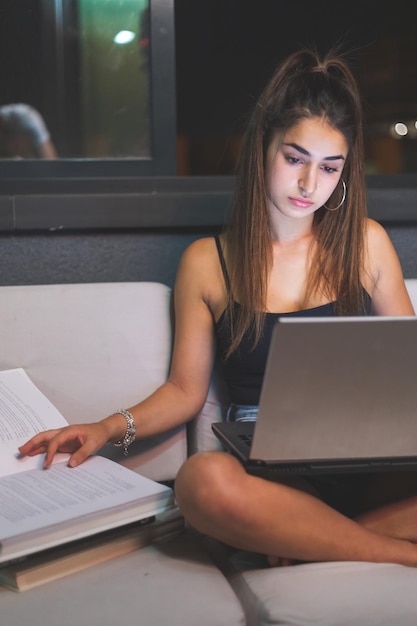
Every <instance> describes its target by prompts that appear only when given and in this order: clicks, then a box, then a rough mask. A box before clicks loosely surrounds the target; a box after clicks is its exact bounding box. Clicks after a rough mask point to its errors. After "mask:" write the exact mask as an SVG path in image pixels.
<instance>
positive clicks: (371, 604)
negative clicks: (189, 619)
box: [204, 537, 417, 626]
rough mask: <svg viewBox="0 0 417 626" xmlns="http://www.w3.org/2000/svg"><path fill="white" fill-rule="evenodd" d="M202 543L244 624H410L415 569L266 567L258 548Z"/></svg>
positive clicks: (415, 603)
mask: <svg viewBox="0 0 417 626" xmlns="http://www.w3.org/2000/svg"><path fill="white" fill-rule="evenodd" d="M204 544H205V547H206V549H207V551H208V553H209V554H210V556H211V557H212V558H213V560H214V562H215V563H216V564H217V565H218V567H219V568H220V569H221V570H222V571H223V573H224V575H225V576H226V577H227V578H228V580H229V582H230V584H231V585H232V587H233V588H234V590H235V592H236V595H237V596H238V598H239V599H240V601H241V602H242V606H243V607H244V610H245V614H246V619H247V624H248V626H274V625H276V626H278V625H279V626H304V625H305V626H311V625H312V624H317V626H348V625H349V626H350V625H351V624H352V625H355V626H393V625H394V624H395V626H414V625H415V624H416V616H417V595H416V593H415V585H416V582H417V570H416V569H414V568H411V567H404V566H401V565H392V564H389V563H388V564H386V563H367V562H353V561H349V562H347V561H341V562H326V563H305V564H301V565H293V566H290V567H269V566H268V564H267V560H266V557H265V556H264V555H261V554H255V553H250V552H244V551H238V550H234V549H233V548H230V547H228V546H225V545H224V544H222V543H220V542H218V541H215V540H214V539H210V538H208V537H206V538H205V540H204Z"/></svg>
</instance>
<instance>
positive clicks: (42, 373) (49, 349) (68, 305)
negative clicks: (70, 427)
mask: <svg viewBox="0 0 417 626" xmlns="http://www.w3.org/2000/svg"><path fill="white" fill-rule="evenodd" d="M406 285H407V289H408V291H409V293H410V297H411V299H412V301H413V304H414V307H415V308H416V310H417V279H407V280H406ZM170 300H171V290H170V288H169V287H167V286H165V285H162V284H160V283H149V282H139V283H134V282H133V283H94V284H93V283H90V284H72V285H71V284H70V285H36V286H16V287H5V286H2V287H0V328H1V329H2V333H1V335H2V339H1V350H0V369H1V370H3V369H11V368H14V367H23V368H24V369H25V370H26V372H27V373H28V375H29V376H30V377H31V379H32V380H33V381H34V382H35V384H37V385H38V387H39V388H40V389H41V391H43V392H44V393H45V395H46V396H47V397H48V398H49V399H50V400H51V401H52V402H53V403H54V404H55V405H56V406H57V407H58V409H59V410H60V411H61V413H62V414H63V415H64V417H65V418H66V419H67V420H68V422H70V423H76V422H79V421H89V422H92V421H96V420H97V419H100V418H101V417H103V416H105V415H108V414H109V413H111V412H113V411H114V410H116V409H118V408H121V407H128V406H130V405H133V404H135V403H136V402H138V401H140V400H141V399H143V398H145V397H146V396H147V395H148V394H149V393H151V392H152V391H153V390H154V389H155V388H156V387H157V386H159V385H160V384H161V383H163V382H164V381H165V380H166V376H167V373H168V367H169V361H170V355H171V343H172V337H171V316H170ZM227 405H228V399H227V392H226V390H225V386H224V383H223V381H222V378H221V375H219V368H218V367H216V368H215V371H214V373H213V378H212V381H211V385H210V389H209V393H208V397H207V401H206V403H205V405H204V407H203V408H202V410H201V411H200V413H199V414H198V415H197V416H196V417H195V418H194V419H193V420H192V421H191V422H190V423H189V424H188V425H187V427H180V428H177V429H175V430H174V431H172V432H169V433H167V434H166V435H162V436H158V437H154V438H151V439H148V440H145V441H139V442H136V443H134V444H133V445H132V446H131V448H130V452H129V455H128V457H124V456H123V455H122V452H121V450H120V448H115V447H114V446H105V448H103V450H102V451H101V452H102V453H103V454H105V455H106V456H109V457H110V458H113V459H116V460H119V461H121V462H122V463H123V464H125V465H127V466H128V467H130V468H132V469H134V470H137V471H139V472H140V473H143V474H144V475H146V476H149V477H150V478H153V479H154V480H170V479H173V478H174V477H175V475H176V473H177V471H178V469H179V467H180V466H181V464H182V463H183V461H184V460H185V458H186V456H187V454H193V453H195V452H198V451H203V450H216V449H220V444H219V442H218V440H217V439H216V437H215V436H214V435H213V433H212V430H211V424H212V422H215V421H220V420H222V419H224V417H225V413H226V410H227Z"/></svg>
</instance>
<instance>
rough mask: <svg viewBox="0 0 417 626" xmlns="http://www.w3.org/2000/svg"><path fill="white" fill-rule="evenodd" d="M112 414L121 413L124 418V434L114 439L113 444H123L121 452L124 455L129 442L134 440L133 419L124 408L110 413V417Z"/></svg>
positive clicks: (126, 452) (134, 428)
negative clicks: (125, 423) (121, 437)
mask: <svg viewBox="0 0 417 626" xmlns="http://www.w3.org/2000/svg"><path fill="white" fill-rule="evenodd" d="M113 415H123V417H124V418H125V419H126V422H127V428H126V432H125V436H124V437H123V439H119V441H115V442H114V445H115V446H117V447H120V446H123V452H124V454H125V456H127V454H128V452H129V450H128V448H129V446H130V444H131V443H133V442H134V441H135V436H136V426H135V420H134V419H133V415H132V414H131V413H129V411H126V409H118V410H117V411H115V412H114V413H112V414H111V415H110V417H112V416H113Z"/></svg>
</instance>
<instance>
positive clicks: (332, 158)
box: [283, 143, 345, 161]
mask: <svg viewBox="0 0 417 626" xmlns="http://www.w3.org/2000/svg"><path fill="white" fill-rule="evenodd" d="M283 145H284V146H289V147H290V148H294V150H297V152H301V154H304V155H305V156H309V157H311V154H310V152H309V151H308V150H306V149H305V148H302V147H301V146H299V145H298V143H284V144H283ZM339 159H342V160H343V161H344V160H345V157H344V156H343V154H335V155H334V156H328V157H324V159H323V161H338V160H339Z"/></svg>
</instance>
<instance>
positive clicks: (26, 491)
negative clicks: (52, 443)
mask: <svg viewBox="0 0 417 626" xmlns="http://www.w3.org/2000/svg"><path fill="white" fill-rule="evenodd" d="M171 500H172V490H171V489H170V488H168V487H165V486H164V485H160V484H158V483H156V482H154V481H153V480H150V479H149V478H146V477H144V476H141V475H140V474H137V473H136V472H132V471H131V470H129V469H127V468H126V467H123V466H122V465H119V464H118V463H114V461H110V460H109V459H106V458H104V457H100V456H92V457H90V458H89V459H87V460H86V461H85V462H84V463H83V464H82V465H80V466H78V467H75V468H70V467H68V466H67V464H66V463H58V464H56V465H53V466H52V467H51V468H50V469H48V470H31V471H28V472H20V473H18V474H14V475H10V476H3V477H2V478H1V479H0V502H1V507H0V539H1V546H2V550H1V553H0V562H1V561H2V560H4V558H7V550H6V549H5V548H6V546H7V545H8V544H10V542H11V544H10V545H13V546H16V547H15V548H13V550H14V552H16V550H18V551H20V552H21V553H22V554H24V553H25V552H26V553H28V552H30V551H31V550H30V548H33V549H35V550H39V546H43V547H45V542H46V544H47V546H48V544H51V545H53V544H56V543H61V542H63V541H64V540H65V541H68V540H70V539H71V538H72V536H74V534H75V535H80V534H81V535H82V534H83V531H85V532H87V531H88V530H89V529H93V530H94V532H98V531H100V530H103V529H106V528H110V527H114V526H117V525H120V524H121V523H123V524H126V523H129V522H130V521H133V520H134V519H140V518H141V517H146V516H147V514H149V515H153V514H155V512H158V511H159V510H161V509H162V508H164V507H165V506H166V505H168V504H169V503H170V501H171ZM141 513H143V514H142V515H141ZM77 520H79V521H78V523H77ZM82 520H85V524H84V525H83V524H82ZM80 523H81V525H80ZM39 533H41V534H39ZM57 533H58V534H57ZM3 551H4V552H5V554H4V556H3ZM32 551H33V550H32Z"/></svg>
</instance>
